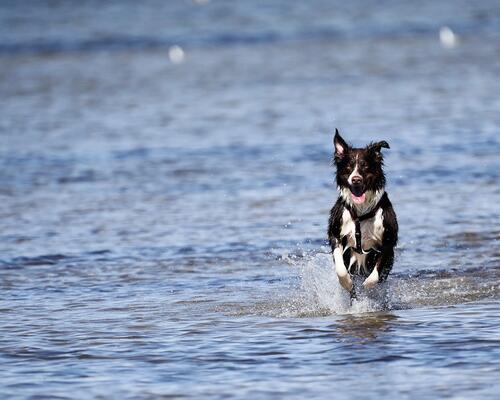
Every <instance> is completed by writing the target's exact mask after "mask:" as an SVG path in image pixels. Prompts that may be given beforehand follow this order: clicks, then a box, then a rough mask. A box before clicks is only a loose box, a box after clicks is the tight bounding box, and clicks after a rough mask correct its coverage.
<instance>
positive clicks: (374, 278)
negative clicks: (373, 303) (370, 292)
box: [363, 268, 378, 289]
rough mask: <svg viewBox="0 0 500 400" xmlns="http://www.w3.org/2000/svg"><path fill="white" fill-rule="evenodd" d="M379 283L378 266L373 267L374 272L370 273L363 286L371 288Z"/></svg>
mask: <svg viewBox="0 0 500 400" xmlns="http://www.w3.org/2000/svg"><path fill="white" fill-rule="evenodd" d="M377 283H378V271H377V268H374V269H373V272H372V273H371V274H370V276H369V277H368V278H366V279H365V281H364V282H363V286H364V287H365V289H371V288H372V287H374V286H375V285H376V284H377Z"/></svg>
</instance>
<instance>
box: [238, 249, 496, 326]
mask: <svg viewBox="0 0 500 400" xmlns="http://www.w3.org/2000/svg"><path fill="white" fill-rule="evenodd" d="M282 260H284V261H285V262H286V263H287V264H289V265H290V266H291V267H292V268H294V269H295V271H296V273H297V275H296V276H295V279H292V281H291V283H290V285H289V286H288V287H286V288H285V289H284V290H283V289H282V290H280V291H279V292H278V293H272V294H271V296H272V299H268V300H267V301H263V302H259V303H257V304H253V305H252V306H250V307H248V308H245V309H244V310H243V309H240V311H239V312H238V314H241V313H242V314H248V313H251V314H257V315H268V316H273V317H279V318H305V317H319V316H328V315H341V314H362V313H372V312H378V311H387V310H398V309H409V308H420V307H436V306H437V307H439V306H449V305H454V304H461V303H466V302H470V301H478V300H482V299H485V298H497V297H498V296H499V294H500V290H499V279H500V270H499V269H498V268H469V269H463V270H458V269H449V270H420V271H416V272H410V273H408V272H406V273H394V274H392V275H390V277H389V279H388V281H387V282H386V283H384V284H379V285H378V286H377V287H376V288H374V289H372V290H369V291H367V290H365V289H364V288H363V287H362V281H361V280H359V279H358V280H357V279H355V280H354V284H355V285H356V292H357V294H358V299H356V300H354V301H353V302H352V304H351V301H350V298H349V294H348V293H347V291H345V290H344V289H343V288H342V287H341V286H340V284H339V282H338V280H337V276H336V275H335V271H334V268H333V261H332V257H331V254H327V253H316V254H309V255H307V256H305V257H303V258H296V257H285V258H282Z"/></svg>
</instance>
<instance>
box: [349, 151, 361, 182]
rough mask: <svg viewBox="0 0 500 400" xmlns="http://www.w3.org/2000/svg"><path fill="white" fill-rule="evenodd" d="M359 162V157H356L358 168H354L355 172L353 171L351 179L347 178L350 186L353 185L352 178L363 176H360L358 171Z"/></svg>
mask: <svg viewBox="0 0 500 400" xmlns="http://www.w3.org/2000/svg"><path fill="white" fill-rule="evenodd" d="M358 160H359V156H356V166H355V167H354V171H352V172H351V175H349V178H347V182H348V183H349V185H352V178H354V177H355V176H361V175H359V171H358Z"/></svg>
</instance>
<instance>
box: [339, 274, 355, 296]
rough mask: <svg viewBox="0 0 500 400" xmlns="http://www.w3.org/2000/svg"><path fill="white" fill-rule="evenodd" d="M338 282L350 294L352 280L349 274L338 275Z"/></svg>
mask: <svg viewBox="0 0 500 400" xmlns="http://www.w3.org/2000/svg"><path fill="white" fill-rule="evenodd" d="M338 277H339V282H340V284H341V285H342V287H343V288H344V289H345V290H347V291H348V292H350V291H351V290H352V286H353V285H352V279H351V277H350V276H349V274H345V275H339V276H338Z"/></svg>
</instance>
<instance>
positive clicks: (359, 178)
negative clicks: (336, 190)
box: [351, 176, 363, 185]
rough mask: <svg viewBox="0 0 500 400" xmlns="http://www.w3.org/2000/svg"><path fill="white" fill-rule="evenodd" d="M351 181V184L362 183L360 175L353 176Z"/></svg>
mask: <svg viewBox="0 0 500 400" xmlns="http://www.w3.org/2000/svg"><path fill="white" fill-rule="evenodd" d="M351 181H352V184H353V185H361V184H362V183H363V178H361V177H360V176H353V177H352V180H351Z"/></svg>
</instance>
